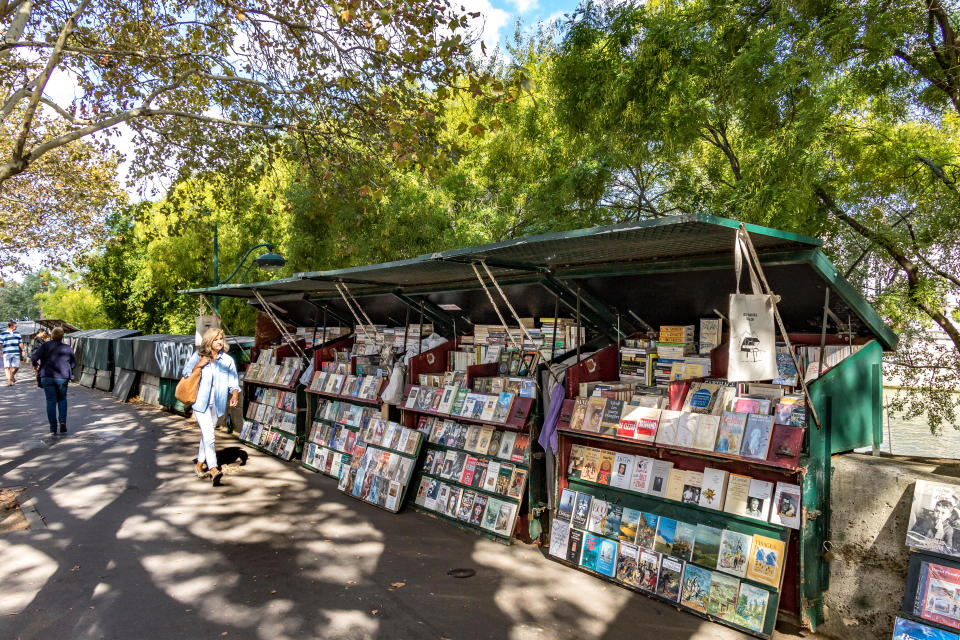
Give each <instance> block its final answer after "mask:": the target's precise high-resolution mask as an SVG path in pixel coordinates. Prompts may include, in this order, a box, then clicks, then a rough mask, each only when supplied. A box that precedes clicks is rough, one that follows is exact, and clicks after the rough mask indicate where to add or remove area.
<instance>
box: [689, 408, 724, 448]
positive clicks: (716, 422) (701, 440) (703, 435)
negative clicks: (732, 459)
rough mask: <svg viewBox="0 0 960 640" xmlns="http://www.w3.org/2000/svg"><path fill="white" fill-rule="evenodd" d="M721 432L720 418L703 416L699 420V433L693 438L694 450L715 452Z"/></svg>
mask: <svg viewBox="0 0 960 640" xmlns="http://www.w3.org/2000/svg"><path fill="white" fill-rule="evenodd" d="M719 431H720V416H718V415H706V414H701V415H700V416H699V418H697V431H696V434H695V435H694V438H693V445H692V446H693V448H694V449H699V450H700V451H713V450H714V447H715V446H716V443H717V433H718V432H719Z"/></svg>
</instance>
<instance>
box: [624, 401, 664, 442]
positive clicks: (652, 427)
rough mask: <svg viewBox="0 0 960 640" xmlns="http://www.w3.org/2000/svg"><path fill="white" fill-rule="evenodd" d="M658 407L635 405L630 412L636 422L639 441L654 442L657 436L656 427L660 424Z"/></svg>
mask: <svg viewBox="0 0 960 640" xmlns="http://www.w3.org/2000/svg"><path fill="white" fill-rule="evenodd" d="M660 413H661V411H660V409H650V408H647V407H636V408H635V409H634V410H632V411H631V412H630V415H631V416H633V419H635V420H636V422H637V437H636V439H637V440H639V441H641V442H654V440H655V439H656V437H657V427H658V425H659V424H660Z"/></svg>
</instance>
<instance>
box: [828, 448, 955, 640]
mask: <svg viewBox="0 0 960 640" xmlns="http://www.w3.org/2000/svg"><path fill="white" fill-rule="evenodd" d="M918 479H923V480H931V481H934V482H942V483H947V484H957V485H960V461H956V460H932V459H928V458H907V457H902V456H880V457H874V456H870V455H862V454H846V455H838V456H834V457H833V475H832V478H831V487H830V489H831V491H830V493H831V513H832V518H831V538H832V541H833V546H832V551H833V554H834V557H833V560H832V562H831V564H830V589H829V591H827V593H826V594H825V598H824V602H825V605H826V606H825V613H826V618H827V619H826V622H825V623H824V624H823V625H822V626H821V627H819V628H818V629H817V631H818V632H820V633H823V634H825V635H828V636H832V637H834V638H838V639H840V638H842V639H843V640H876V639H877V638H889V637H891V636H892V634H893V621H894V617H895V616H896V615H897V613H898V612H899V611H900V606H901V603H902V601H903V592H904V588H905V582H906V577H907V564H908V562H909V553H908V551H907V547H906V545H905V544H904V540H905V538H906V532H907V521H908V520H909V517H910V504H911V502H912V500H913V483H914V481H916V480H918Z"/></svg>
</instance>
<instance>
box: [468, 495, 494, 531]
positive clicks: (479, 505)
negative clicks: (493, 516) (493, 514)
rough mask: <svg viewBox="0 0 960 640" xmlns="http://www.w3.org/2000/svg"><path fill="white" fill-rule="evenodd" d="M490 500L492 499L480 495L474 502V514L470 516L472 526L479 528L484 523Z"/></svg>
mask: <svg viewBox="0 0 960 640" xmlns="http://www.w3.org/2000/svg"><path fill="white" fill-rule="evenodd" d="M489 500H490V497H489V496H487V495H484V494H482V493H478V494H477V497H476V499H474V501H473V513H471V514H470V524H472V525H474V526H476V527H479V526H480V523H482V522H483V514H484V513H486V511H487V502H488V501H489Z"/></svg>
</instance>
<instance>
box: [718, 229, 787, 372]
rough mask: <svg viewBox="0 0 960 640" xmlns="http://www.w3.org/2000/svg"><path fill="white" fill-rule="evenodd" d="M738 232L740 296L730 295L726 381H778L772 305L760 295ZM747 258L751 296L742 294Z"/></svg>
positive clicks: (757, 280) (736, 264) (737, 266)
mask: <svg viewBox="0 0 960 640" xmlns="http://www.w3.org/2000/svg"><path fill="white" fill-rule="evenodd" d="M741 233H744V232H742V231H737V242H736V246H735V247H734V265H735V269H736V275H737V292H736V293H731V294H730V310H729V312H730V315H729V316H728V317H729V318H730V362H729V365H728V366H727V379H728V380H730V381H731V382H748V381H749V382H755V381H757V380H771V379H773V378H776V377H777V348H776V346H777V345H776V341H777V335H776V331H775V329H774V317H773V301H772V300H771V297H770V296H769V295H767V294H763V293H761V288H760V280H759V279H758V278H757V274H756V271H754V268H753V264H752V263H751V261H750V254H749V253H748V252H747V247H746V244H745V243H744V241H743V238H742V237H741V235H740V234H741ZM744 258H745V259H746V261H747V272H748V273H749V274H750V286H751V288H752V289H753V293H752V294H747V293H740V274H741V271H742V270H743V261H744Z"/></svg>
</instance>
